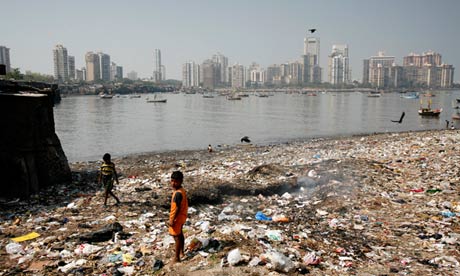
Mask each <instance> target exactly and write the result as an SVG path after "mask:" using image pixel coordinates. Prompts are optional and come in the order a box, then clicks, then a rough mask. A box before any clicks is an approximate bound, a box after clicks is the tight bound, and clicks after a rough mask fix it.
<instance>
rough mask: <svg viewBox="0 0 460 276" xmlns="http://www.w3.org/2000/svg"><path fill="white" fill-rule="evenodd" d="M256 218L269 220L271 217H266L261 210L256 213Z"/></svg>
mask: <svg viewBox="0 0 460 276" xmlns="http://www.w3.org/2000/svg"><path fill="white" fill-rule="evenodd" d="M256 219H257V220H262V221H271V220H272V218H270V217H267V216H266V215H264V214H263V213H262V212H261V211H259V212H257V213H256Z"/></svg>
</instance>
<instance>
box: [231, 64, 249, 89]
mask: <svg viewBox="0 0 460 276" xmlns="http://www.w3.org/2000/svg"><path fill="white" fill-rule="evenodd" d="M231 71H232V87H234V88H244V87H246V72H245V71H246V70H245V68H244V66H243V65H241V64H235V65H233V66H232V70H231Z"/></svg>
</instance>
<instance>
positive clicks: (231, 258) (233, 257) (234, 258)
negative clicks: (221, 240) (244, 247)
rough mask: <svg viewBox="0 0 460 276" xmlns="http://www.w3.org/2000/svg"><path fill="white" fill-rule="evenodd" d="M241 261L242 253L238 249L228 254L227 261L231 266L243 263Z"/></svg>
mask: <svg viewBox="0 0 460 276" xmlns="http://www.w3.org/2000/svg"><path fill="white" fill-rule="evenodd" d="M241 259H242V257H241V253H240V250H239V249H238V248H235V249H233V250H232V251H230V252H228V255H227V260H228V263H229V264H230V265H232V266H234V265H236V264H238V263H239V262H240V261H241Z"/></svg>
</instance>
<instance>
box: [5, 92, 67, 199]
mask: <svg viewBox="0 0 460 276" xmlns="http://www.w3.org/2000/svg"><path fill="white" fill-rule="evenodd" d="M53 97H54V91H53V93H51V92H50V93H47V94H39V93H37V92H35V93H33V94H32V93H24V94H23V93H5V90H3V91H1V86H0V197H1V198H13V197H22V198H26V197H28V196H30V195H31V194H34V193H37V192H38V191H40V189H42V188H44V187H47V186H50V185H55V184H59V183H65V182H69V181H71V172H70V168H69V164H68V162H67V158H66V156H65V153H64V151H63V150H62V147H61V143H60V141H59V138H58V137H57V135H56V133H55V128H54V116H53V106H54V103H53Z"/></svg>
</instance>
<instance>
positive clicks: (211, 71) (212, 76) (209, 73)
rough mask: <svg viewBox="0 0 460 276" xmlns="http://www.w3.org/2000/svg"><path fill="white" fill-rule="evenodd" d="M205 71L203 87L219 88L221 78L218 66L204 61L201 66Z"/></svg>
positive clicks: (210, 61) (209, 61) (208, 60)
mask: <svg viewBox="0 0 460 276" xmlns="http://www.w3.org/2000/svg"><path fill="white" fill-rule="evenodd" d="M201 69H202V71H203V87H204V88H211V89H212V88H215V87H216V86H217V80H218V78H220V73H219V72H220V71H218V70H217V66H216V64H215V63H214V62H213V61H212V60H210V59H207V60H205V61H203V64H202V65H201Z"/></svg>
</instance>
